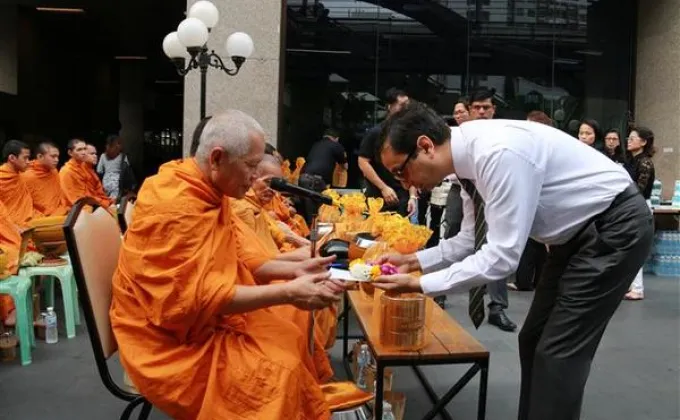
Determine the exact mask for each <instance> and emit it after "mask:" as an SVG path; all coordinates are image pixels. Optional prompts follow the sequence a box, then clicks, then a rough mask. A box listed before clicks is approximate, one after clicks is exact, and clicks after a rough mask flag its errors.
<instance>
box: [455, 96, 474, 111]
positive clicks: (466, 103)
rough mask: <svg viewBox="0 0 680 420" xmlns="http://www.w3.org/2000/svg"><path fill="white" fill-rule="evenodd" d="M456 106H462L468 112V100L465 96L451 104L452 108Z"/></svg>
mask: <svg viewBox="0 0 680 420" xmlns="http://www.w3.org/2000/svg"><path fill="white" fill-rule="evenodd" d="M458 104H463V106H464V107H465V109H467V110H468V111H469V110H470V99H469V98H468V97H467V96H460V97H459V98H458V100H457V101H456V103H455V104H453V107H454V108H455V107H456V105H458Z"/></svg>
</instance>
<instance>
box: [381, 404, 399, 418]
mask: <svg viewBox="0 0 680 420" xmlns="http://www.w3.org/2000/svg"><path fill="white" fill-rule="evenodd" d="M382 420H396V419H395V417H394V413H392V404H390V403H388V402H387V401H383V415H382Z"/></svg>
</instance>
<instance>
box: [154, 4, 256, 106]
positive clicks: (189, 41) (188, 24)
mask: <svg viewBox="0 0 680 420" xmlns="http://www.w3.org/2000/svg"><path fill="white" fill-rule="evenodd" d="M218 20H219V11H218V10H217V7H215V5H214V4H213V3H211V2H210V1H208V0H199V1H197V2H196V3H194V4H193V5H192V6H191V8H190V9H189V13H188V14H187V18H186V19H184V20H183V21H182V22H180V24H179V26H177V31H175V32H170V33H169V34H167V35H166V36H165V38H164V39H163V52H165V55H167V56H168V58H170V59H171V60H172V62H173V64H174V65H175V67H176V68H177V73H178V74H179V75H180V76H186V75H187V74H188V73H189V72H190V71H191V70H193V69H200V71H201V92H200V95H201V119H203V118H205V91H206V84H207V75H208V67H213V68H216V69H219V70H222V71H223V72H225V73H226V74H228V75H229V76H235V75H236V74H237V73H238V72H239V70H240V69H241V66H242V65H243V63H244V62H245V61H246V59H247V58H248V57H250V55H251V54H252V53H253V40H252V39H251V38H250V36H249V35H248V34H246V33H244V32H234V33H233V34H231V35H230V36H229V38H227V42H226V50H227V54H228V55H229V57H230V58H231V61H232V62H233V63H234V68H229V67H227V66H226V65H225V64H224V61H222V57H220V56H219V55H218V54H217V53H216V52H215V50H208V44H207V42H208V37H209V36H210V30H211V29H212V28H214V27H215V25H217V21H218ZM186 60H189V61H188V62H187V61H186Z"/></svg>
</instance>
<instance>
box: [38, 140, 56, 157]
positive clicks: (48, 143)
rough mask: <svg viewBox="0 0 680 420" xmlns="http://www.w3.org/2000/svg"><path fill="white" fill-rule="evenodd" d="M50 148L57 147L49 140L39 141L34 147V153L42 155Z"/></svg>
mask: <svg viewBox="0 0 680 420" xmlns="http://www.w3.org/2000/svg"><path fill="white" fill-rule="evenodd" d="M52 148H55V149H59V148H58V147H57V146H56V145H55V144H54V143H52V142H51V141H43V142H40V144H38V147H36V148H35V154H36V155H44V154H45V153H47V152H48V151H49V150H50V149H52Z"/></svg>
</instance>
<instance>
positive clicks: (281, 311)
mask: <svg viewBox="0 0 680 420" xmlns="http://www.w3.org/2000/svg"><path fill="white" fill-rule="evenodd" d="M232 208H233V207H232ZM233 220H234V227H235V229H236V232H237V246H238V256H239V260H240V261H242V262H243V263H244V264H245V265H246V267H247V268H248V270H249V271H250V272H254V271H256V270H257V269H258V268H260V266H261V265H262V264H264V263H265V262H266V261H268V260H270V259H272V258H275V257H276V256H277V255H278V254H279V253H280V252H279V251H278V250H276V249H273V250H271V248H270V247H268V246H267V245H266V244H265V243H263V241H262V240H261V239H260V236H259V235H258V234H257V233H256V232H255V231H254V230H253V229H251V227H250V226H248V224H247V223H245V222H243V221H242V220H241V219H240V218H239V217H238V216H236V214H234V215H233ZM281 281H282V280H275V281H273V282H272V283H277V282H281ZM270 310H271V311H272V312H273V313H275V314H276V315H277V316H278V317H280V319H285V320H287V321H290V322H292V323H293V324H294V325H295V326H296V327H297V328H298V329H299V332H300V333H301V334H302V335H303V337H305V342H309V327H310V325H309V323H310V321H311V318H310V314H309V311H303V310H301V309H298V308H296V307H295V306H293V305H279V306H276V307H273V308H271V309H270ZM329 311H331V308H330V307H329V308H326V309H322V310H319V311H315V312H314V315H315V317H316V319H317V320H318V319H319V316H321V315H319V314H325V313H328V312H329ZM334 316H336V315H334ZM321 317H322V318H324V320H323V321H322V322H321V323H320V324H315V325H314V328H315V331H314V354H313V361H314V363H313V367H314V369H312V370H311V372H312V374H313V375H314V377H315V378H316V380H317V382H318V383H320V384H323V383H326V382H328V381H329V380H330V379H331V378H332V377H333V367H332V366H331V362H330V359H329V358H328V355H327V354H326V346H325V344H326V343H327V338H328V337H327V329H326V328H325V326H326V324H327V321H326V320H325V316H321ZM317 330H318V331H317ZM334 333H335V331H334Z"/></svg>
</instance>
